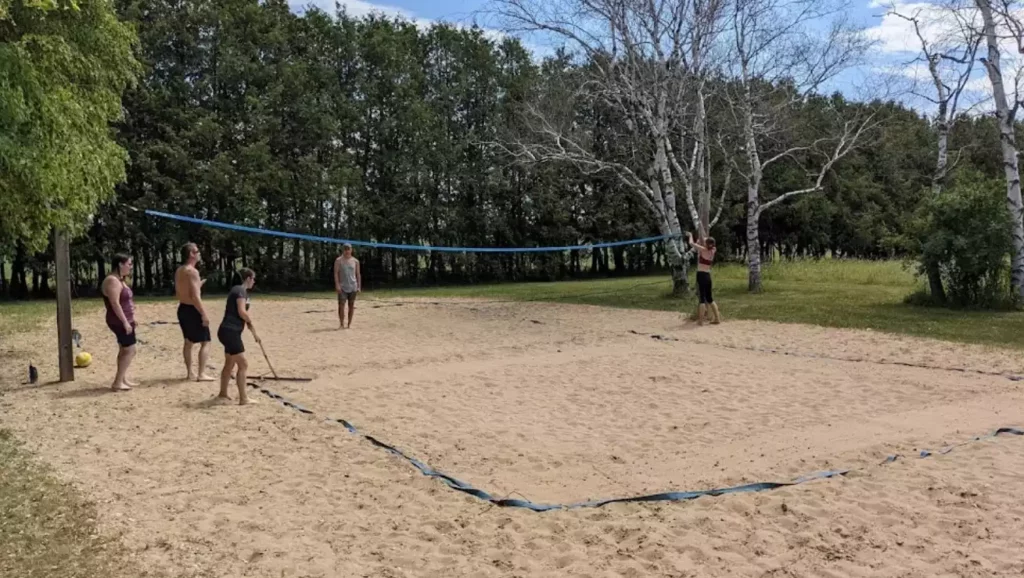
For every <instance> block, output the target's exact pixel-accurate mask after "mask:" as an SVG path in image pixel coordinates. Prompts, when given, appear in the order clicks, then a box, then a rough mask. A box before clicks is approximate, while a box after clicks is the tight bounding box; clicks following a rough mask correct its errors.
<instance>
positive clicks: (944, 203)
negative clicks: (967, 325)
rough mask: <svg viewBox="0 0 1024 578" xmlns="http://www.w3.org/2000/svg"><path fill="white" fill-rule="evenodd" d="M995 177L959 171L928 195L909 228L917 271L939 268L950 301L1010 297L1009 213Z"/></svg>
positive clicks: (987, 302) (979, 302) (978, 302)
mask: <svg viewBox="0 0 1024 578" xmlns="http://www.w3.org/2000/svg"><path fill="white" fill-rule="evenodd" d="M1005 191H1006V186H1005V183H1004V182H1002V181H1001V180H1000V179H998V178H985V177H984V176H983V175H981V174H978V173H976V172H969V173H962V174H960V175H958V178H957V179H956V181H955V182H954V183H953V184H952V186H950V187H949V188H948V189H947V190H946V191H944V192H943V193H942V194H941V195H939V196H929V197H928V198H927V200H926V201H925V202H924V203H923V204H922V206H921V207H920V209H919V210H918V212H917V216H916V219H915V220H914V221H913V224H912V226H911V228H910V230H909V231H908V233H909V236H910V247H911V250H912V251H913V252H914V254H915V255H917V258H918V261H919V264H920V270H921V271H922V272H924V271H926V270H927V269H928V268H929V267H933V268H935V269H938V271H939V272H940V275H941V277H942V282H943V285H944V286H945V288H946V297H947V299H948V300H949V302H950V304H952V305H954V306H959V307H967V306H980V307H992V306H997V305H1000V304H1002V303H1006V302H1009V301H1010V300H1012V292H1011V291H1010V284H1009V275H1008V272H1009V255H1010V251H1011V249H1012V243H1011V241H1012V238H1011V228H1010V223H1011V216H1010V213H1009V212H1008V211H1007V210H1006V198H1005Z"/></svg>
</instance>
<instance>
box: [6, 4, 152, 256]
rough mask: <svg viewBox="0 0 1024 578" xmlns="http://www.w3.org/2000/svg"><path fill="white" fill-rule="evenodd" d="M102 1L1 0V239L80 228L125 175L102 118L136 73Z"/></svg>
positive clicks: (43, 241)
mask: <svg viewBox="0 0 1024 578" xmlns="http://www.w3.org/2000/svg"><path fill="white" fill-rule="evenodd" d="M135 44H136V37H135V33H134V32H133V31H132V29H131V28H130V27H129V26H127V25H125V24H123V23H121V22H119V21H118V19H117V17H116V15H115V12H114V9H113V6H112V5H111V3H110V2H109V1H106V0H91V1H81V2H74V1H72V0H61V1H57V0H53V1H44V2H39V1H36V2H31V1H28V0H0V215H2V218H0V244H2V245H6V246H8V247H10V246H12V245H13V244H15V243H17V242H21V243H23V244H24V246H25V247H26V248H27V249H28V250H29V251H40V250H42V249H44V248H46V245H47V237H48V235H49V233H50V231H51V230H52V228H53V227H58V228H60V229H63V230H65V231H68V232H69V233H70V234H71V235H76V234H80V233H82V232H83V231H85V230H86V229H87V228H88V226H89V225H90V220H89V216H90V215H91V214H93V212H94V211H95V210H96V206H97V205H98V204H99V203H100V202H101V201H104V200H106V199H109V198H110V197H111V196H112V195H113V194H114V186H115V185H116V184H117V183H119V182H121V181H122V180H123V179H124V177H125V167H124V163H125V160H126V156H127V155H126V153H125V151H124V149H122V148H121V147H120V146H118V144H117V143H116V142H115V140H114V139H113V137H112V133H111V130H110V124H111V123H112V122H114V121H115V120H117V119H118V118H119V117H120V115H121V95H122V92H123V91H124V89H125V88H126V87H127V86H128V85H129V84H130V83H131V81H132V79H133V77H134V75H135V74H136V72H137V68H138V63H137V62H136V61H135V58H134V56H133V48H134V46H135Z"/></svg>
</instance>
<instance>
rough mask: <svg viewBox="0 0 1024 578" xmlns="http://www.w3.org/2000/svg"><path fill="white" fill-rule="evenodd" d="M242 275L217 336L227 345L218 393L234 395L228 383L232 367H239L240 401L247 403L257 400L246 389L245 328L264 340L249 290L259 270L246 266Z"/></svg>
mask: <svg viewBox="0 0 1024 578" xmlns="http://www.w3.org/2000/svg"><path fill="white" fill-rule="evenodd" d="M239 275H240V276H241V277H242V284H241V285H235V286H234V287H232V288H231V292H230V293H228V302H227V306H226V307H225V308H224V320H223V321H221V322H220V328H218V329H217V339H218V340H219V341H220V342H221V343H222V344H223V345H224V370H223V371H221V372H220V395H218V396H217V397H218V398H220V399H231V396H229V395H228V383H229V382H230V381H231V373H232V370H233V369H237V373H236V375H235V382H236V383H237V385H238V404H239V405H246V404H251V403H256V402H254V401H252V400H250V399H249V397H248V396H247V395H246V392H245V386H246V370H247V369H249V362H248V361H247V360H246V359H245V345H244V344H243V343H242V331H244V330H245V328H246V327H248V328H249V331H252V337H253V339H255V340H256V343H260V336H259V335H257V334H256V328H255V327H253V324H252V317H250V316H249V290H250V289H252V286H253V285H255V284H256V273H255V272H253V270H252V269H242V270H241V271H239Z"/></svg>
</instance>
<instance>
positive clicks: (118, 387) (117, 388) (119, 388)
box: [110, 383, 131, 391]
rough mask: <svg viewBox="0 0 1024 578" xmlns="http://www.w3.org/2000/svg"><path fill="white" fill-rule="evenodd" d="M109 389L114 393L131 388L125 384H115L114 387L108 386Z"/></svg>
mask: <svg viewBox="0 0 1024 578" xmlns="http://www.w3.org/2000/svg"><path fill="white" fill-rule="evenodd" d="M110 389H112V390H114V391H128V390H129V389H131V387H129V386H128V384H125V383H115V384H114V385H112V386H110Z"/></svg>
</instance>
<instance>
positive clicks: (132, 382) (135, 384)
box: [124, 377, 139, 387]
mask: <svg viewBox="0 0 1024 578" xmlns="http://www.w3.org/2000/svg"><path fill="white" fill-rule="evenodd" d="M124 384H125V385H127V386H128V387H138V386H139V384H138V383H136V382H134V381H128V378H127V377H126V378H124Z"/></svg>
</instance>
